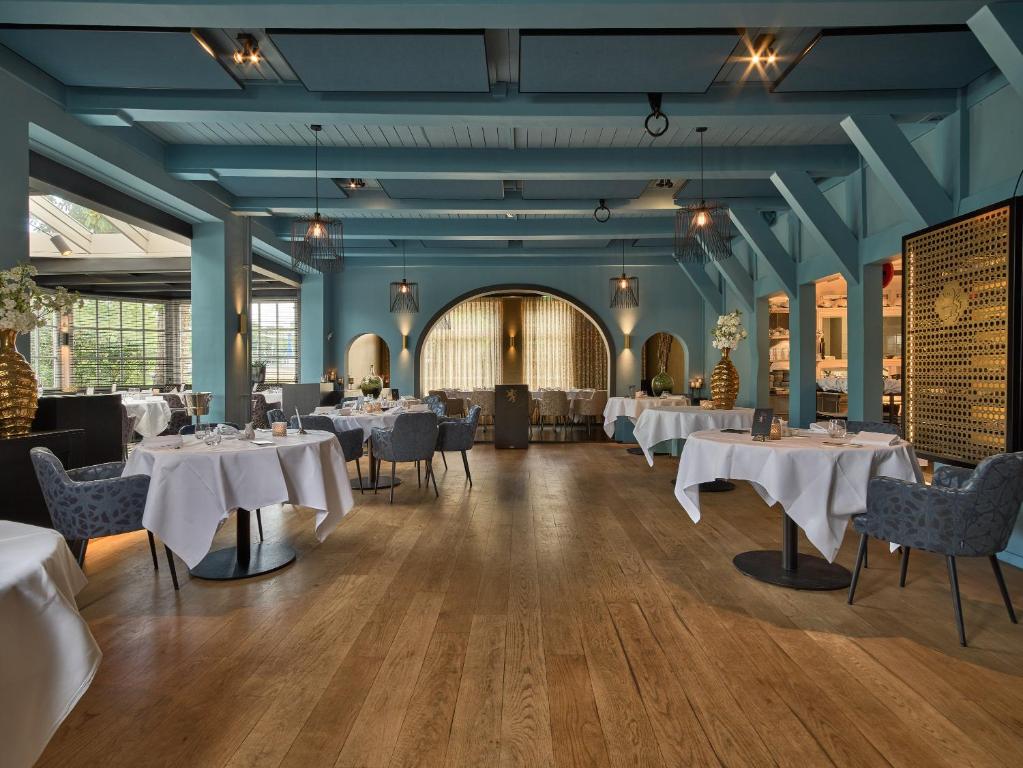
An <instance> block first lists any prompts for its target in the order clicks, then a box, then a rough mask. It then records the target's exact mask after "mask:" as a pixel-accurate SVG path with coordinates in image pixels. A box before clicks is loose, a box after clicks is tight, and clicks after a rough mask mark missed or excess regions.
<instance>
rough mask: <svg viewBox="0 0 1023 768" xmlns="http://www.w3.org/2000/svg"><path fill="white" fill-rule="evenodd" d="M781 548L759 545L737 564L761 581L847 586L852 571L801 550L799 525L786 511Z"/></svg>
mask: <svg viewBox="0 0 1023 768" xmlns="http://www.w3.org/2000/svg"><path fill="white" fill-rule="evenodd" d="M781 543H782V549H781V551H778V550H775V549H757V550H752V551H750V552H743V553H741V554H738V555H736V556H735V557H734V558H732V563H733V564H734V565H735V567H736V568H738V569H739V571H741V572H742V573H744V574H746V575H747V576H751V577H753V578H754V579H756V580H757V581H763V582H766V583H768V584H774V585H776V586H779V587H787V588H788V589H813V590H830V589H845V588H846V587H848V586H849V582H850V581H852V574H851V573H849V571H848V570H846V569H845V568H843V567H842V566H840V565H838V564H837V563H829V562H828V561H827V560H825V559H824V558H823V557H816V556H815V555H801V554H799V528H798V527H797V526H796V523H795V521H794V520H793V519H792V518H791V517H789V516H788V515H786V514H782V516H781Z"/></svg>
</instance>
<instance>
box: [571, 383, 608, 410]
mask: <svg viewBox="0 0 1023 768" xmlns="http://www.w3.org/2000/svg"><path fill="white" fill-rule="evenodd" d="M574 402H575V412H576V413H577V414H578V415H580V416H602V415H603V414H604V409H605V408H606V407H607V390H606V389H598V390H595V391H594V392H593V396H592V397H590V398H583V399H577V400H575V401H574Z"/></svg>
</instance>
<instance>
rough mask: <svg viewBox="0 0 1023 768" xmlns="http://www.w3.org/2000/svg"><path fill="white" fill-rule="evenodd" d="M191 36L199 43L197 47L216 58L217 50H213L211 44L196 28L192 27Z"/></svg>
mask: <svg viewBox="0 0 1023 768" xmlns="http://www.w3.org/2000/svg"><path fill="white" fill-rule="evenodd" d="M192 38H193V39H194V40H195V42H197V43H199V47H200V48H202V49H203V50H204V51H206V53H208V54H209V55H210V56H211V57H212V58H214V59H215V58H217V52H216V51H215V50H213V46H212V45H210V44H209V43H208V42H207V41H206V38H205V37H203V36H202V32H200V31H199V30H198V29H193V30H192Z"/></svg>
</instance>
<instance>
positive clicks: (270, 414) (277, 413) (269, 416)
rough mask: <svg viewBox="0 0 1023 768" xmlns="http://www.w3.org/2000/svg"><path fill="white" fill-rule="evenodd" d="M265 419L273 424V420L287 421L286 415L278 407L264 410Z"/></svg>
mask: <svg viewBox="0 0 1023 768" xmlns="http://www.w3.org/2000/svg"><path fill="white" fill-rule="evenodd" d="M266 420H267V421H268V422H269V423H270V426H273V424H274V422H275V421H287V420H288V417H287V416H285V415H284V411H282V410H281V409H280V408H271V409H270V410H269V411H267V412H266Z"/></svg>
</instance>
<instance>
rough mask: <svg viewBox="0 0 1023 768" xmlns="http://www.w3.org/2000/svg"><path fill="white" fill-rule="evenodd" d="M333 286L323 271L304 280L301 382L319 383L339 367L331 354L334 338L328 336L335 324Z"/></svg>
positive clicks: (301, 305) (301, 310)
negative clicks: (332, 301) (328, 370)
mask: <svg viewBox="0 0 1023 768" xmlns="http://www.w3.org/2000/svg"><path fill="white" fill-rule="evenodd" d="M332 286H333V281H332V280H331V279H330V278H329V277H324V276H323V275H319V274H315V275H306V276H305V277H304V278H303V279H302V287H301V289H300V292H299V297H300V298H299V301H300V312H301V319H300V326H299V352H300V355H301V362H300V365H299V381H301V382H303V383H307V384H308V383H313V382H317V381H319V380H320V377H321V376H323V374H325V373H326V372H327V369H328V368H333V367H336V364H335V363H334V361H333V355H332V354H331V350H332V344H331V341H332V338H328V337H332V330H331V329H332V327H333V322H332V318H333V311H332V307H331V298H332V293H333V289H332ZM338 373H339V374H340V373H343V371H340V370H339V371H338Z"/></svg>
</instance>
